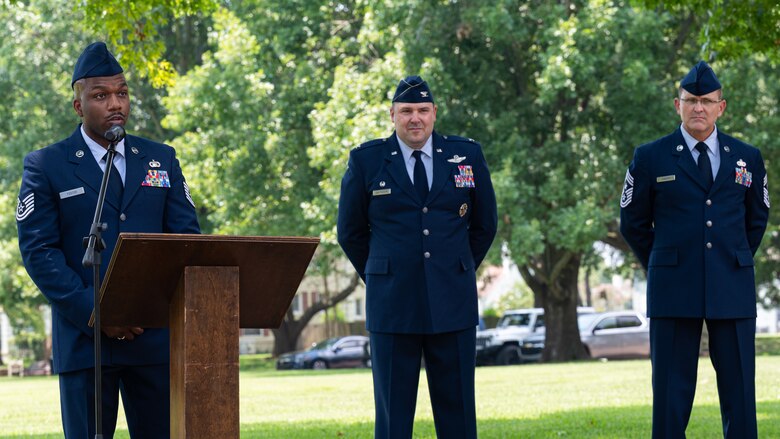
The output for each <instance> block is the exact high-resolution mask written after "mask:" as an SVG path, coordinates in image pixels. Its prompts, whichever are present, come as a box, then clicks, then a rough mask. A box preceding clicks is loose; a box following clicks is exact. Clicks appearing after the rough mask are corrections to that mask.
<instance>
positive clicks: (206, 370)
mask: <svg viewBox="0 0 780 439" xmlns="http://www.w3.org/2000/svg"><path fill="white" fill-rule="evenodd" d="M238 273H239V270H238V267H185V268H184V273H183V274H182V279H181V280H180V282H179V286H178V287H177V288H176V291H175V293H174V295H173V298H172V300H171V305H170V330H171V438H175V439H178V438H187V437H190V438H206V437H214V438H217V437H218V438H238V437H239V431H240V427H239V419H238V356H237V355H236V353H237V352H238V317H239V309H238V298H239V294H238V293H239V287H238V285H239V283H238V279H239V276H238Z"/></svg>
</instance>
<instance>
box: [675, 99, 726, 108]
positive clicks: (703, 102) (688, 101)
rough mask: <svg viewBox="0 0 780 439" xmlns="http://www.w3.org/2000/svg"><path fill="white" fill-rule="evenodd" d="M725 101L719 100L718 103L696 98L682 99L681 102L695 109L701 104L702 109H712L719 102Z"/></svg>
mask: <svg viewBox="0 0 780 439" xmlns="http://www.w3.org/2000/svg"><path fill="white" fill-rule="evenodd" d="M722 100H723V99H718V100H717V101H713V100H712V99H707V98H703V99H696V98H680V102H685V103H686V104H687V105H690V106H691V107H695V106H696V104H701V106H702V107H711V106H713V105H715V104H717V103H718V102H720V101H722Z"/></svg>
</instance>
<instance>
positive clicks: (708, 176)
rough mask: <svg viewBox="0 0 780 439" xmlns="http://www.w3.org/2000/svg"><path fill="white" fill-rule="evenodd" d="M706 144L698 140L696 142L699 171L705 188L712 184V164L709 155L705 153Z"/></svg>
mask: <svg viewBox="0 0 780 439" xmlns="http://www.w3.org/2000/svg"><path fill="white" fill-rule="evenodd" d="M707 149H708V148H707V144H706V143H704V142H699V143H697V144H696V150H697V151H699V163H698V165H699V172H701V176H702V178H704V185H705V187H706V188H707V190H709V189H710V187H711V186H712V164H711V163H710V155H709V154H708V153H707Z"/></svg>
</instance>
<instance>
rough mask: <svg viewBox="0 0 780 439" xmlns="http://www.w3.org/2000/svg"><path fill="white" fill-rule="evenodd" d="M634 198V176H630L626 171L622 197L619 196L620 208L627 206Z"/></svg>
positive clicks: (629, 172)
mask: <svg viewBox="0 0 780 439" xmlns="http://www.w3.org/2000/svg"><path fill="white" fill-rule="evenodd" d="M633 197H634V176H633V175H631V171H628V170H627V171H626V182H625V183H623V195H621V196H620V208H621V209H623V208H625V207H626V206H628V205H629V204H631V200H633Z"/></svg>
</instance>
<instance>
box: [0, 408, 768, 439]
mask: <svg viewBox="0 0 780 439" xmlns="http://www.w3.org/2000/svg"><path fill="white" fill-rule="evenodd" d="M691 418H692V419H691V422H690V424H689V426H688V431H687V437H689V438H712V437H722V432H721V423H720V409H719V408H718V406H716V405H706V406H696V407H694V410H693V414H692V416H691ZM373 428H374V427H373V422H355V423H349V424H345V423H342V422H338V421H337V420H332V421H307V422H261V423H255V424H242V425H241V437H242V438H286V439H328V438H333V439H341V438H360V439H362V438H367V439H369V438H372V437H373ZM478 428H479V437H480V438H481V439H494V438H495V439H509V438H560V437H571V438H646V437H650V431H651V409H650V406H629V407H604V408H597V409H586V410H572V411H565V412H557V413H552V414H546V415H542V416H540V417H539V418H535V419H480V420H479V421H478ZM758 432H759V437H780V401H771V402H760V403H759V404H758ZM57 437H61V435H60V434H50V435H36V436H0V438H2V439H11V438H14V439H17V438H18V439H22V438H25V439H29V438H36V439H42V438H57ZM127 437H129V436H128V434H127V431H118V432H117V434H116V436H115V438H117V439H120V438H127ZM435 437H436V433H435V429H434V426H433V421H430V420H421V421H417V422H416V423H415V428H414V438H415V439H427V438H435Z"/></svg>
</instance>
